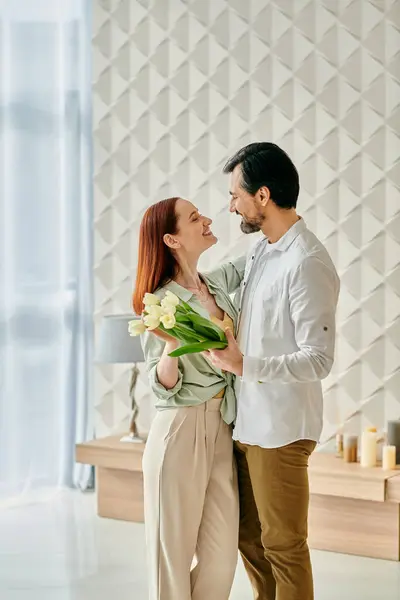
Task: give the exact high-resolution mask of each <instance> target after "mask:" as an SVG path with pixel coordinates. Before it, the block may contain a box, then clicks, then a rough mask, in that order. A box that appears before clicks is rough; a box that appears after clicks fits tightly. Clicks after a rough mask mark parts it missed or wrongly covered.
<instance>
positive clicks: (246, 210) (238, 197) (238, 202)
mask: <svg viewBox="0 0 400 600" xmlns="http://www.w3.org/2000/svg"><path fill="white" fill-rule="evenodd" d="M241 184H242V169H241V165H238V166H237V167H235V169H234V170H233V172H232V174H231V181H230V195H231V201H230V206H229V210H230V212H231V213H233V212H235V213H236V214H237V215H240V216H241V217H242V222H241V224H240V229H241V230H242V231H243V233H256V232H257V231H260V229H261V226H262V224H263V222H264V219H265V217H264V215H263V213H262V211H261V206H260V204H259V199H258V195H259V192H257V193H256V194H255V195H254V196H253V195H252V194H249V192H246V190H244V189H243V188H242V185H241Z"/></svg>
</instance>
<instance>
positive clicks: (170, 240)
mask: <svg viewBox="0 0 400 600" xmlns="http://www.w3.org/2000/svg"><path fill="white" fill-rule="evenodd" d="M163 240H164V244H165V245H166V246H168V248H171V249H172V250H177V249H178V248H180V247H181V245H180V243H179V242H178V240H176V239H175V238H174V237H173V236H172V235H171V234H170V233H166V234H165V235H164V237H163Z"/></svg>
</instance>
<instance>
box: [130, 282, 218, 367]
mask: <svg viewBox="0 0 400 600" xmlns="http://www.w3.org/2000/svg"><path fill="white" fill-rule="evenodd" d="M143 304H144V312H143V314H142V317H141V319H136V320H134V321H130V322H129V334H130V335H131V336H135V335H141V334H142V333H144V332H145V331H146V330H148V331H153V330H155V329H159V330H160V331H162V332H164V333H167V334H168V335H171V336H172V337H174V338H176V339H177V340H179V341H180V342H182V344H183V345H182V346H180V347H179V348H177V350H174V351H173V352H171V353H170V354H169V356H172V357H178V356H183V355H184V354H195V353H196V352H204V351H205V350H211V349H212V348H219V349H223V348H226V346H227V345H228V342H227V339H226V335H225V333H224V331H222V329H221V328H220V327H218V326H217V325H215V324H214V323H213V322H212V321H209V320H208V319H205V318H204V317H202V316H201V315H199V314H198V313H197V312H196V311H195V310H193V308H192V307H191V306H189V304H187V302H184V301H183V300H181V299H180V298H178V296H176V295H175V294H173V293H172V292H170V291H167V293H166V295H165V297H164V298H163V299H162V300H160V299H159V298H158V296H156V295H155V294H145V296H144V298H143Z"/></svg>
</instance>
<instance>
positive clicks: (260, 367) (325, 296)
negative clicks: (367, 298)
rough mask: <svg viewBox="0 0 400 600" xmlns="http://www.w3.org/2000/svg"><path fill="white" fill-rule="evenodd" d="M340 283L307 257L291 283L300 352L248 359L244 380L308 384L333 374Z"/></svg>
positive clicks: (326, 268)
mask: <svg viewBox="0 0 400 600" xmlns="http://www.w3.org/2000/svg"><path fill="white" fill-rule="evenodd" d="M339 287H340V284H339V279H338V276H337V274H336V272H335V270H334V269H333V268H331V267H330V266H328V265H327V264H325V263H324V262H322V261H321V260H320V259H319V258H317V257H315V256H308V257H306V258H305V259H304V260H303V261H302V262H301V263H300V265H299V266H298V268H297V270H296V271H295V272H294V274H293V276H292V278H291V281H290V282H289V288H288V289H289V306H290V317H291V320H292V322H293V325H294V336H295V341H296V345H297V347H298V351H296V352H293V353H291V354H283V355H281V356H270V357H266V358H257V357H252V356H244V360H243V376H242V380H243V381H246V382H261V383H269V382H274V383H306V382H311V381H318V380H322V379H324V378H325V377H327V376H328V375H329V373H330V371H331V368H332V365H333V359H334V353H335V333H336V332H335V329H336V323H335V322H336V307H337V302H338V296H339Z"/></svg>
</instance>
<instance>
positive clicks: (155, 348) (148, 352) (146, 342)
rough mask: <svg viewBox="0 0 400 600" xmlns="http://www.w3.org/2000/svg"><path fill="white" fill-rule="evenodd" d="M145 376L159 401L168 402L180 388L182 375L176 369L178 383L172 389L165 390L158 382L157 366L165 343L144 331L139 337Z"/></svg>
mask: <svg viewBox="0 0 400 600" xmlns="http://www.w3.org/2000/svg"><path fill="white" fill-rule="evenodd" d="M141 343H142V348H143V354H144V358H145V362H146V367H147V374H148V377H149V383H150V387H151V390H152V392H153V393H154V394H155V396H156V397H157V398H159V399H160V400H169V399H170V398H172V397H173V396H175V395H176V394H178V393H179V391H180V390H181V388H182V380H183V373H182V370H181V369H180V368H179V367H178V381H177V382H176V385H175V386H174V387H173V388H170V389H167V388H165V387H164V386H163V385H161V383H160V382H159V380H158V376H157V365H158V363H159V361H160V358H161V356H162V353H163V352H164V347H165V342H164V341H163V340H161V339H160V338H158V337H157V336H156V335H154V334H153V333H150V332H148V331H146V332H145V333H144V334H143V335H142V337H141Z"/></svg>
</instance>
